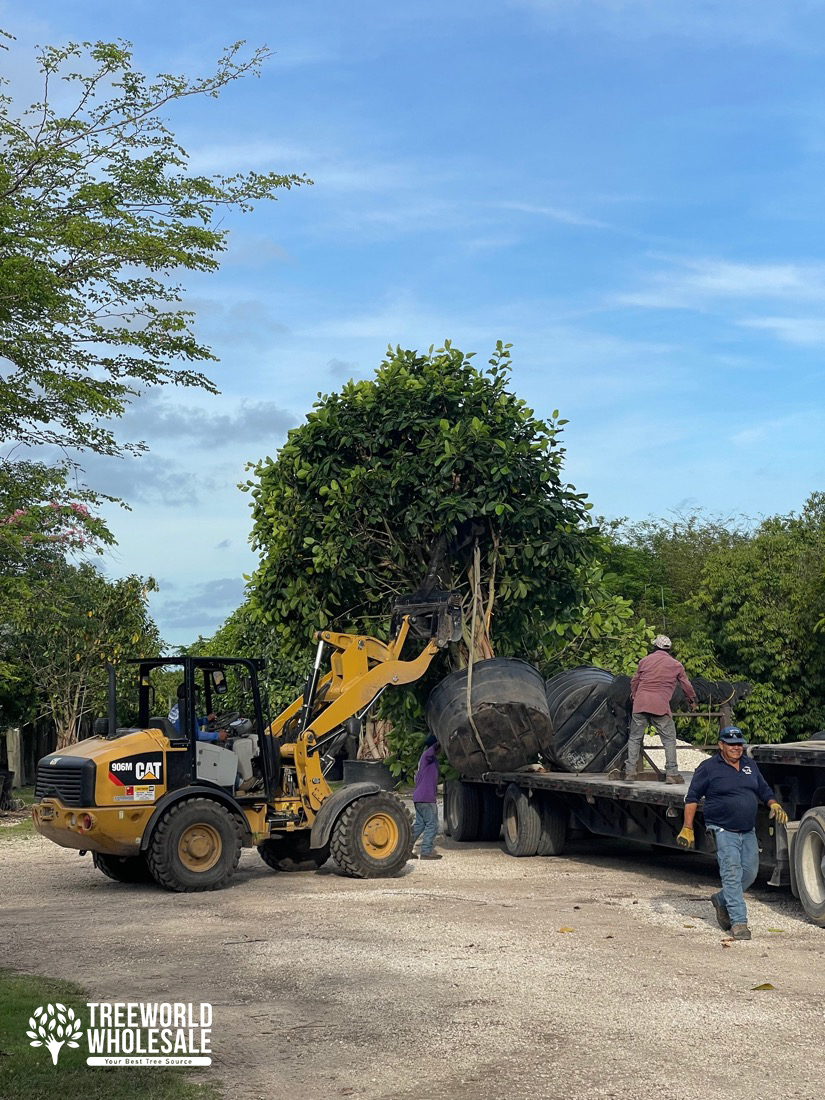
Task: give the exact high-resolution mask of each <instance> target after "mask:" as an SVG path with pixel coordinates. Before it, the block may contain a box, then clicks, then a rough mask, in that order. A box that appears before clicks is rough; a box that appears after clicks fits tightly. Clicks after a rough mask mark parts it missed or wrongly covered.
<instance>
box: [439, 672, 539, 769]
mask: <svg viewBox="0 0 825 1100" xmlns="http://www.w3.org/2000/svg"><path fill="white" fill-rule="evenodd" d="M467 683H468V670H467V669H461V670H459V671H458V672H454V673H452V674H451V675H450V676H447V677H446V679H444V680H442V681H441V683H440V684H439V685H438V687H436V688H435V690H434V691H433V692H432V694H431V695H430V698H429V700H428V701H427V709H426V718H427V724H428V726H429V727H430V730H431V731H432V733H433V734H434V735H435V736H436V737H437V738H438V742H439V744H440V745H441V747H442V748H443V750H444V752H445V754H446V756H447V759H448V760H449V761H450V763H451V764H452V766H453V767H454V768H455V769H456V771H458V772H460V773H461V774H462V775H464V776H466V777H467V778H468V779H473V778H480V777H481V776H482V775H484V773H485V772H488V771H515V770H516V769H518V768H521V767H523V766H524V765H525V764H529V763H532V762H533V761H535V760H536V758H537V757H538V756H539V754H541V753H545V752H546V751H547V749H548V746H549V745H550V742H551V740H552V734H553V730H552V726H551V724H550V719H549V714H548V710H547V699H546V697H545V694H544V682H543V680H542V678H541V675H540V674H539V673H538V672H537V671H536V669H534V668H533V667H532V665H529V664H527V662H526V661H520V660H517V659H515V658H508V657H493V658H490V660H487V661H477V662H476V663H475V664H474V665H473V670H472V691H471V699H470V707H469V711H468V706H467Z"/></svg>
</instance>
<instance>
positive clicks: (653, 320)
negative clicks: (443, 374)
mask: <svg viewBox="0 0 825 1100" xmlns="http://www.w3.org/2000/svg"><path fill="white" fill-rule="evenodd" d="M0 12H2V18H1V19H0V25H2V26H5V27H6V28H7V29H8V30H10V31H11V32H12V33H14V34H15V35H16V36H17V38H18V43H17V44H16V46H14V48H13V55H12V58H11V59H10V60H8V61H7V64H8V65H9V66H10V75H11V77H12V80H13V82H14V86H15V88H16V89H17V90H18V91H19V92H22V91H23V90H25V89H27V88H29V87H31V88H32V91H34V90H35V85H34V84H33V83H32V77H31V67H30V58H31V56H32V50H31V47H32V46H33V44H34V43H61V42H63V41H65V40H67V39H70V38H71V39H75V40H77V39H113V38H116V37H120V38H126V39H129V40H130V41H132V42H133V44H134V49H135V56H136V63H137V64H138V65H139V66H140V67H142V68H143V69H144V70H145V71H148V72H151V73H154V72H157V71H173V72H186V73H187V74H188V75H197V74H200V73H206V72H207V71H208V70H209V68H210V65H211V63H212V62H213V60H214V59H215V58H216V57H217V56H218V54H219V53H220V50H221V47H222V46H224V45H226V44H228V43H230V42H233V41H235V40H236V39H239V38H244V39H246V40H247V41H248V42H249V44H250V46H256V45H260V44H264V43H265V44H267V45H268V46H269V47H270V48H272V49H273V50H274V51H275V56H274V58H273V59H272V60H271V61H270V62H269V63H268V64H267V65H266V67H265V69H264V72H263V75H262V76H261V78H260V79H259V80H254V79H250V80H246V81H243V82H241V83H239V84H237V85H235V86H233V87H231V88H230V89H228V90H227V92H226V93H225V94H224V95H223V96H222V97H221V99H220V100H218V101H213V100H203V101H189V102H187V103H186V104H185V105H182V106H181V107H179V108H178V109H176V110H174V111H173V112H172V113H171V114H170V116H169V118H170V122H171V124H172V126H173V127H174V129H175V131H176V133H177V134H178V135H179V137H180V139H181V141H182V144H183V145H184V146H185V147H186V148H187V149H188V151H189V153H190V156H191V165H192V167H193V168H194V169H196V170H198V171H211V170H214V171H222V172H227V171H230V170H235V169H237V170H243V169H251V168H254V169H257V170H261V171H263V170H273V171H279V172H284V173H286V172H299V173H300V172H306V173H307V174H308V175H309V176H311V177H312V178H313V180H314V181H315V183H314V186H313V187H312V188H300V189H298V190H294V191H292V192H290V193H283V194H282V195H281V197H280V198H279V201H278V202H277V203H274V204H265V205H264V206H261V207H258V209H257V210H256V211H255V212H254V213H252V214H250V215H247V216H245V217H231V218H229V219H228V220H227V223H226V224H227V226H228V228H229V229H230V230H231V233H230V240H229V248H228V251H227V253H226V256H225V259H224V263H223V266H222V268H221V271H220V272H219V273H218V274H215V275H210V276H193V277H191V278H189V279H187V282H186V298H187V302H188V303H189V304H190V305H191V306H192V308H194V309H196V310H197V312H198V315H199V318H200V319H199V322H198V332H199V335H200V336H201V337H202V338H203V339H205V340H206V341H208V342H209V343H210V344H211V345H212V347H213V348H214V350H215V352H216V353H217V354H218V356H219V357H220V363H218V364H216V365H214V366H213V368H212V369H211V371H210V373H211V376H212V378H213V379H214V380H215V382H216V383H217V385H218V387H219V388H220V390H221V396H220V397H217V398H216V397H210V396H208V395H205V394H197V393H194V392H193V391H187V390H179V391H175V390H167V391H164V392H163V393H162V394H159V395H157V396H152V397H149V398H145V399H143V400H142V401H141V402H140V403H139V404H137V405H136V406H135V407H134V408H133V410H132V411H131V412H130V413H129V415H128V416H127V417H126V418H125V419H124V421H123V425H122V428H123V432H124V434H128V435H130V436H131V437H132V438H142V439H145V440H146V441H147V442H148V443H149V444H150V447H151V450H150V453H149V454H148V455H147V456H146V457H144V458H142V459H140V460H129V461H126V462H120V463H116V462H103V461H100V460H89V461H88V462H87V463H86V465H87V471H88V475H89V479H90V481H91V482H92V483H93V484H94V485H95V486H96V487H98V488H101V489H104V490H108V491H112V492H115V493H116V494H118V495H122V496H124V497H126V498H127V499H129V500H130V501H131V503H132V511H131V512H129V513H122V512H121V513H115V514H113V516H112V517H111V518H112V524H113V527H114V530H115V533H116V535H117V537H118V540H119V547H118V549H117V552H116V553H115V554H114V555H113V556H112V557H110V558H109V559H108V561H107V565H106V567H107V568H108V569H109V570H110V571H111V572H112V573H122V572H132V571H137V572H140V573H143V574H152V575H154V576H155V577H156V578H157V579H158V581H159V582H160V585H161V590H160V592H159V594H158V595H157V596H155V597H154V598H153V600H154V602H153V605H152V609H153V613H154V614H155V616H156V618H157V621H158V623H159V625H160V627H161V630H162V632H163V634H164V636H165V637H166V639H167V640H168V641H169V642H170V643H185V642H187V641H190V640H192V639H193V638H194V637H195V636H196V635H197V634H198V633H204V634H208V633H211V632H212V630H214V628H215V627H216V626H217V625H218V624H219V623H220V621H222V619H223V618H224V617H225V615H226V614H228V613H229V612H230V611H231V610H232V609H233V608H234V607H235V606H236V605H237V604H238V603H239V602H240V599H241V596H242V589H243V580H242V575H243V574H244V573H249V572H250V571H251V569H252V568H254V557H253V555H252V553H251V551H250V549H249V547H248V544H247V536H248V533H249V530H250V526H251V524H250V519H249V513H248V497H247V496H245V495H244V494H242V493H240V492H239V491H238V490H237V488H236V485H237V483H238V482H239V481H241V480H242V479H243V478H244V465H245V463H246V462H247V461H250V460H251V461H254V460H256V459H257V458H259V457H261V456H262V455H264V454H274V453H275V452H276V451H277V448H278V446H279V445H280V444H281V443H282V442H283V439H284V436H285V433H286V431H287V429H288V428H289V427H290V426H291V425H294V424H297V423H299V422H300V420H301V419H302V417H303V416H304V415H305V413H306V412H307V410H308V409H309V408H310V406H311V404H312V401H313V400H314V398H315V395H316V393H317V392H318V391H323V392H328V391H330V390H332V389H335V388H337V387H338V386H339V385H340V384H341V382H342V381H343V380H345V379H346V378H348V377H352V376H354V377H368V376H369V375H370V374H371V372H372V371H373V370H374V368H375V367H376V366H377V365H378V364H379V362H380V360H381V358H382V355H383V352H384V350H385V348H386V346H387V344H388V343H391V344H401V345H403V346H405V347H418V348H425V347H427V346H429V345H430V344H436V345H439V344H441V343H442V342H443V341H444V339H445V338H446V339H451V340H452V341H453V343H454V344H455V345H457V346H458V347H461V348H464V349H465V350H475V351H477V352H478V353H479V356H480V358H482V359H486V357H487V356H486V353H487V352H489V351H490V350H491V348H492V346H493V344H494V342H495V341H496V340H497V339H502V340H504V341H507V342H511V343H512V344H513V345H514V347H513V358H514V364H515V366H514V373H513V384H514V388H515V389H516V390H517V392H518V393H519V394H520V396H522V397H524V398H525V399H526V400H527V401H528V403H529V404H531V405H532V406H533V407H534V408H535V410H536V412H537V413H538V414H539V415H547V414H549V412H550V411H551V410H552V409H554V408H558V409H559V410H560V411H561V414H562V416H565V417H567V418H568V419H569V421H570V423H569V425H568V427H567V429H566V435H565V438H566V446H567V451H568V454H567V465H566V470H567V475H568V477H569V479H570V480H571V481H572V482H573V483H574V484H575V485H576V486H577V488H578V489H580V490H582V491H585V492H587V493H588V495H589V496H590V499H591V500H592V502H593V505H594V509H595V511H596V512H597V513H599V514H604V515H607V516H629V517H631V518H634V519H641V518H644V517H646V516H648V515H651V514H654V515H665V514H667V513H669V512H670V511H672V510H674V509H682V510H684V509H689V508H691V507H695V506H702V507H704V508H706V509H709V510H711V511H713V512H716V513H724V514H728V513H731V514H739V513H745V514H747V515H751V516H757V515H764V514H773V513H776V512H788V511H792V510H798V509H799V508H800V507H801V505H802V504H803V502H804V500H805V498H806V496H807V495H808V494H809V493H810V492H812V491H814V490H816V489H821V488H823V487H825V486H824V485H823V482H825V447H823V442H822V439H823V430H822V429H823V405H825V399H823V385H822V376H823V351H825V311H823V303H825V249H823V242H824V240H825V238H824V236H823V227H825V189H823V186H822V179H823V175H824V173H823V169H824V168H825V107H823V104H825V66H824V65H823V53H824V52H825V3H823V2H821V0H816V2H813V0H807V2H806V0H797V2H796V3H794V4H793V5H777V4H776V3H775V2H771V3H767V2H761V0H726V2H724V3H721V2H720V3H710V2H704V0H691V2H688V0H511V2H507V0H498V2H495V3H494V2H490V0H474V2H473V3H469V2H464V0H455V2H448V0H441V2H439V3H435V2H430V0H409V2H408V3H407V4H405V5H404V6H403V8H401V7H400V6H396V5H387V4H386V3H373V2H363V0H362V2H359V0H353V2H352V3H349V4H345V5H344V4H332V3H320V2H317V0H301V2H300V3H298V2H288V3H283V2H282V3H277V2H276V3H257V2H241V3H236V4H233V5H226V4H217V3H213V2H212V0H203V2H201V3H199V4H198V5H194V4H181V3H174V2H172V3H165V4H163V5H161V4H160V3H157V2H155V0H142V2H136V3H132V4H130V5H113V4H111V3H109V2H107V3H105V4H104V3H102V2H86V3H75V4H72V5H65V4H58V3H44V2H40V0H34V2H33V3H32V4H31V5H30V6H29V7H28V9H27V11H26V13H25V15H21V11H20V8H19V6H18V5H14V6H11V5H8V4H3V3H0Z"/></svg>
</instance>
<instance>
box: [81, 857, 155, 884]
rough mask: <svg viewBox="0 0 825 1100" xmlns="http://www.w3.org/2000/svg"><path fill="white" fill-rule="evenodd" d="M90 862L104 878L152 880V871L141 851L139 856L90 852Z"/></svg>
mask: <svg viewBox="0 0 825 1100" xmlns="http://www.w3.org/2000/svg"><path fill="white" fill-rule="evenodd" d="M92 863H93V864H94V865H95V867H97V869H98V871H102V872H103V874H104V875H105V876H106V878H110V879H112V880H113V881H114V882H130V883H135V882H151V881H152V872H151V871H150V870H149V867H148V865H147V863H146V857H145V856H144V855H143V854H142V853H141V854H140V855H139V856H110V855H105V854H104V853H103V852H92Z"/></svg>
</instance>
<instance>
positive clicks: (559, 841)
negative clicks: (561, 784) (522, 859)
mask: <svg viewBox="0 0 825 1100" xmlns="http://www.w3.org/2000/svg"><path fill="white" fill-rule="evenodd" d="M534 799H535V800H536V801H538V805H539V814H540V815H541V837H540V838H539V846H538V850H537V851H536V855H538V856H560V855H561V854H562V852H563V851H564V845H565V842H566V840H567V818H568V813H567V807H566V806H565V805H564V803H563V802H562V801H561V800H560V799H558V798H554V797H553V796H552V795H548V794H536V795H534Z"/></svg>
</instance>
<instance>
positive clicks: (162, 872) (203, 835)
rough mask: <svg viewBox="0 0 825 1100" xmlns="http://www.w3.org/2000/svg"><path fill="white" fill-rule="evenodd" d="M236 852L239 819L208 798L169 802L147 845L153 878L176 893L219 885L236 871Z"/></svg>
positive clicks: (215, 887) (238, 840) (239, 850)
mask: <svg viewBox="0 0 825 1100" xmlns="http://www.w3.org/2000/svg"><path fill="white" fill-rule="evenodd" d="M240 858H241V829H240V825H239V823H238V821H237V819H236V818H235V817H234V816H233V815H232V814H231V813H230V812H229V810H227V809H226V807H224V806H221V805H220V803H219V802H213V801H212V799H211V798H190V799H187V800H186V801H185V802H176V803H175V805H174V806H170V807H169V809H168V810H167V811H166V813H165V814H164V815H163V817H162V818H161V819H160V821H159V822H158V823H157V826H156V828H155V831H154V833H153V834H152V839H151V840H150V841H149V847H148V848H147V851H146V861H147V863H148V865H149V870H150V871H151V872H152V875H153V877H154V879H155V881H156V882H158V883H159V884H160V885H161V886H165V887H166V889H167V890H174V891H175V892H176V893H179V894H184V893H187V894H188V893H196V892H198V891H201V890H219V889H220V888H221V887H222V886H225V885H226V883H227V882H228V881H229V879H230V878H231V877H232V876H233V875H234V873H235V871H236V869H237V866H238V861H239V860H240Z"/></svg>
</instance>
